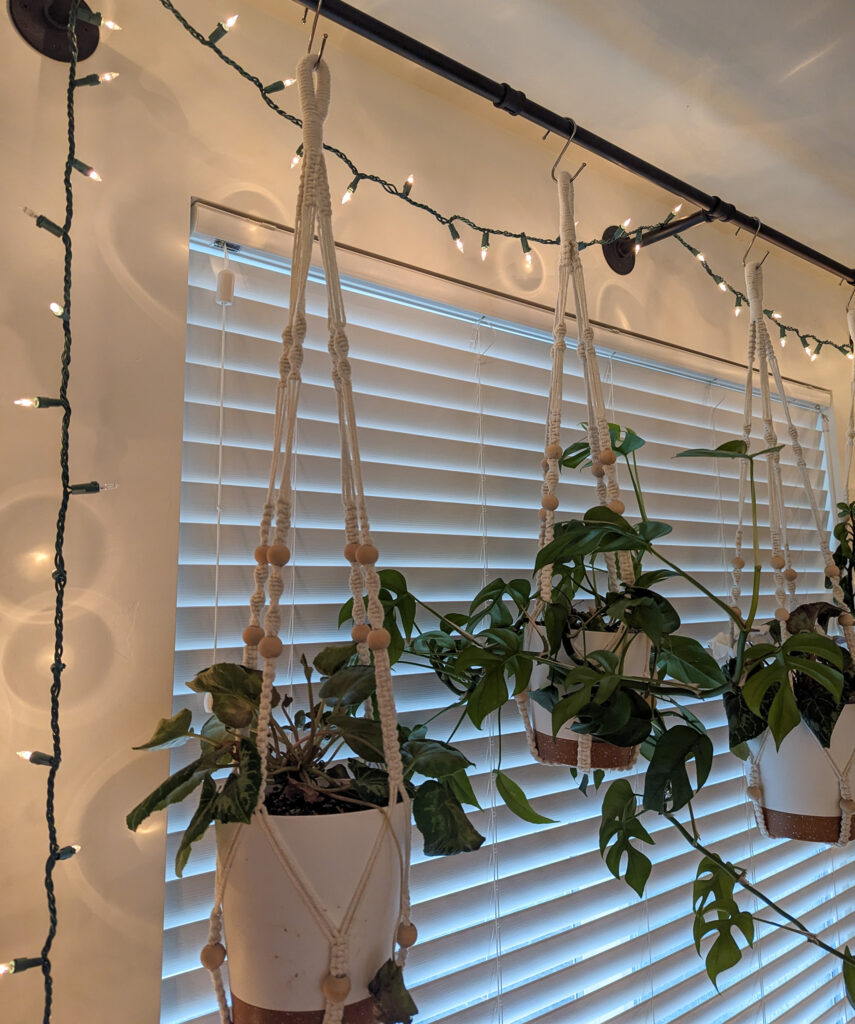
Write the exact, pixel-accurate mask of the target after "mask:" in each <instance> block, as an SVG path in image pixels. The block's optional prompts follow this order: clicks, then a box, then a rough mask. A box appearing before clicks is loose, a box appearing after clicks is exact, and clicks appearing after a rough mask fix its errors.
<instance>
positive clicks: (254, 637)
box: [241, 626, 264, 647]
mask: <svg viewBox="0 0 855 1024" xmlns="http://www.w3.org/2000/svg"><path fill="white" fill-rule="evenodd" d="M241 636H242V637H243V642H244V643H245V644H247V645H248V646H249V647H258V645H259V643H260V642H261V641H262V640H263V639H264V630H263V629H262V628H261V626H247V627H246V629H245V630H244V631H243V633H242V634H241Z"/></svg>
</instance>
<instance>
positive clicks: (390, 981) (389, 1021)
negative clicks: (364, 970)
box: [368, 960, 419, 1024]
mask: <svg viewBox="0 0 855 1024" xmlns="http://www.w3.org/2000/svg"><path fill="white" fill-rule="evenodd" d="M368 991H369V992H370V993H371V995H372V997H373V999H374V1017H375V1019H376V1020H377V1021H379V1022H380V1024H410V1022H411V1021H412V1019H413V1017H415V1015H416V1014H417V1013H418V1012H419V1008H418V1006H416V1004H415V1003H414V1002H413V997H412V996H411V995H410V993H409V992H408V991H407V988H406V986H405V985H404V971H403V968H402V967H400V966H399V965H398V964H396V963H395V961H394V960H387V961H386V963H385V964H383V966H382V967H381V968H380V970H379V971H378V972H377V973H376V974H375V975H374V977H373V978H372V979H371V981H369V982H368Z"/></svg>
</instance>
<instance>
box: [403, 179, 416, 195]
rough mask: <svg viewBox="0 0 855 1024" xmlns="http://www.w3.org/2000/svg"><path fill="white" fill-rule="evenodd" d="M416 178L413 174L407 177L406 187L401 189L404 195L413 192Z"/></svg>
mask: <svg viewBox="0 0 855 1024" xmlns="http://www.w3.org/2000/svg"><path fill="white" fill-rule="evenodd" d="M415 180H416V179H415V177H414V176H413V175H412V174H411V175H410V176H409V178H407V180H406V181H405V182H404V187H403V188H402V189H401V195H402V196H408V195H409V194H410V192H412V190H413V183H414V182H415Z"/></svg>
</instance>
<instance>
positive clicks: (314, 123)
mask: <svg viewBox="0 0 855 1024" xmlns="http://www.w3.org/2000/svg"><path fill="white" fill-rule="evenodd" d="M297 82H298V87H299V94H300V102H301V105H302V111H303V160H302V167H301V174H300V184H299V190H298V196H297V213H296V219H295V228H294V249H293V258H292V263H291V281H290V297H289V310H288V325H287V327H286V328H285V330H284V331H283V332H282V354H281V357H280V359H279V380H278V382H277V387H276V402H275V407H274V418H273V449H272V454H271V463H270V475H269V478H268V486H267V495H266V498H265V501H264V506H263V509H262V515H261V522H260V526H259V546H258V547H257V548H256V552H255V557H256V563H257V564H256V567H255V573H254V581H255V588H254V590H253V593H252V596H251V598H250V603H249V625H248V626H247V628H246V629H245V630H244V633H243V640H244V644H245V648H244V658H243V663H244V665H245V666H247V667H256V666H257V664H258V658H259V656H261V658H262V659H263V669H262V686H261V697H260V702H259V713H258V727H257V744H256V745H257V750H258V754H259V757H260V759H261V786H260V788H259V795H258V802H257V805H256V808H255V815H254V821H255V822H256V823H257V824H258V825H259V826H260V827H261V829H262V831H263V832H264V835H265V836H266V838H267V840H268V843H269V844H270V846H271V848H272V849H273V851H274V853H275V855H276V858H277V860H278V861H279V863H280V865H281V866H282V869H283V871H284V872H285V873H286V875H287V876H288V878H289V879H290V880H291V882H292V884H293V885H294V887H295V888H296V889H297V891H298V892H299V894H300V897H301V899H302V900H303V902H304V903H305V904H306V906H307V907H308V909H309V910H310V912H311V913H312V916H313V917H314V918H315V921H316V922H317V924H318V927H319V928H320V929H321V931H322V933H323V934H324V935H325V936H326V938H327V940H328V942H329V946H330V954H329V975H328V977H327V981H326V982H325V986H324V997H325V1011H324V1018H323V1024H340V1022H341V1020H342V1015H343V1012H344V1001H345V999H346V997H347V992H346V990H347V989H348V988H349V984H347V983H346V982H347V973H348V940H349V931H350V927H351V925H352V923H353V919H354V916H355V914H356V911H357V909H358V907H359V904H360V901H361V900H362V898H363V896H364V894H365V891H366V888H367V885H368V882H369V879H370V876H371V872H372V870H373V868H374V866H375V864H376V862H377V857H378V855H379V852H380V849H381V847H382V841H383V839H384V838H387V837H389V836H391V839H392V841H393V842H394V845H395V848H396V850H397V854H398V861H399V867H400V883H401V884H400V897H399V913H398V922H397V923H398V927H397V929H396V935H398V936H399V937H400V936H407V937H409V934H408V933H413V934H414V929H413V928H412V925H411V922H410V897H409V878H408V876H409V863H410V845H409V844H410V839H409V836H410V830H409V828H407V829H406V837H405V840H404V844H403V849H402V847H401V844H400V843H399V841H398V838H397V835H396V834H395V830H394V828H393V826H392V823H391V820H390V818H391V812H392V809H393V808H395V807H396V806H397V805H398V804H399V803H400V804H401V805H402V814H403V815H405V817H406V821H407V822H409V820H410V799H409V794H408V793H407V790H406V786H405V784H404V769H403V762H402V760H401V752H400V748H399V746H398V732H397V728H398V726H397V713H396V710H395V699H394V693H393V690H392V674H391V667H390V663H389V652H388V647H389V642H390V636H389V633H388V631H387V630H386V629H385V628H384V626H383V619H384V611H383V605H382V603H381V601H380V597H379V591H380V577H379V575H378V573H377V569H376V563H377V560H378V557H379V552H378V550H377V548H376V546H375V545H374V543H373V540H372V537H371V526H370V523H369V519H368V510H367V506H366V501H365V491H364V487H363V482H362V469H361V464H360V458H359V443H358V438H357V427H356V412H355V408H354V401H353V389H352V385H351V367H350V359H349V346H348V340H347V333H346V325H347V321H346V317H345V310H344V298H343V295H342V289H341V280H340V277H339V271H338V263H337V259H336V251H335V240H334V238H333V232H332V207H331V202H330V190H329V182H328V180H327V169H326V162H325V159H324V152H323V123H324V119H325V118H326V115H327V112H328V110H329V101H330V73H329V68H328V66H327V64H326V63H325V62H324V61H323V60H320V59H319V58H318V57H317V56H316V55H314V54H307V55H306V57H304V58H303V59H302V60H301V61H300V63H299V65H298V67H297ZM316 232H317V235H318V238H319V240H320V251H321V259H322V263H323V267H324V272H325V276H326V282H327V294H328V325H329V345H328V349H329V354H330V362H331V377H332V381H333V386H334V389H335V395H336V405H337V411H338V421H339V437H340V447H341V485H342V504H343V506H344V524H345V531H344V532H345V541H346V544H345V549H344V554H345V558H346V560H347V562H348V563H349V565H350V571H349V585H350V591H351V594H352V595H353V619H354V626H353V629H352V637H353V639H354V641H356V644H357V651H358V655H359V660H360V662H361V663H363V664H367V663H368V662H369V661H370V658H371V655H373V658H374V673H375V679H376V699H377V713H378V718H379V722H380V729H381V734H382V738H383V754H384V757H385V763H386V770H387V773H388V779H389V802H388V806H387V807H386V808H385V809H381V810H382V814H381V824H380V828H379V830H378V835H377V839H376V840H375V843H374V845H373V847H372V851H371V854H370V856H369V858H368V860H367V862H366V864H365V867H364V869H363V871H362V874H361V876H360V880H359V883H358V884H357V887H356V890H355V892H354V895H353V898H352V899H351V901H350V903H349V904H348V907H347V909H346V911H345V914H344V917H343V918H342V920H341V922H339V923H338V924H336V923H335V922H333V921H331V920H330V917H329V914H328V913H327V911H326V908H325V907H324V903H323V901H322V899H321V898H320V896H319V895H318V893H317V891H316V890H315V888H314V887H313V886H312V885H311V883H310V882H309V880H308V878H307V877H306V876H305V874H304V873H303V872H302V870H301V868H300V866H299V864H298V862H297V860H296V859H295V858H294V856H293V855H292V853H291V851H290V850H289V849H288V847H287V845H286V844H285V843H284V841H283V839H282V837H281V836H279V835H278V834H277V833H276V831H275V830H274V829H273V828H272V826H271V824H270V821H269V820H268V817H267V812H266V810H265V807H264V798H265V788H266V782H267V747H268V737H269V732H270V715H271V708H272V698H273V682H274V679H275V676H276V662H277V659H278V657H279V655H280V653H281V652H282V642H281V640H280V639H279V629H280V626H281V613H280V607H279V602H280V598H281V597H282V593H283V590H284V584H283V579H282V569H283V567H284V566H285V565H286V564H287V563H288V561H289V560H290V555H291V553H290V551H289V550H288V547H287V544H286V541H287V540H288V538H289V536H290V531H291V523H292V513H293V502H294V496H293V492H292V464H293V458H294V442H295V436H296V429H297V409H298V404H299V398H300V386H301V382H302V376H301V371H302V364H303V345H304V341H305V338H306V287H307V281H308V274H309V267H310V263H311V256H312V247H313V243H314V237H315V233H316ZM277 480H278V481H279V484H278V488H277ZM365 594H367V601H366V600H365V597H364V595H365ZM265 606H266V607H265ZM262 613H263V627H262ZM239 835H240V829H237V830H236V833H235V836H234V837H233V839H232V840H231V843H230V845H229V847H228V849H227V852H226V854H225V855H224V856H223V857H222V859H221V860H220V862H219V864H218V870H217V881H216V888H215V905H214V910H213V911H212V914H211V930H210V936H211V938H210V942H212V943H220V942H221V938H222V899H223V893H224V891H225V887H226V883H227V880H228V874H229V871H230V868H231V866H232V864H233V863H234V859H235V851H236V849H237V842H238V836H239ZM404 926H406V931H405V930H403V929H404ZM411 944H412V943H411V942H410V941H406V942H405V941H404V939H403V938H400V949H399V952H398V954H397V961H398V963H403V961H404V959H405V957H406V948H407V946H408V945H411ZM206 966H208V965H207V964H206ZM209 970H210V971H211V975H212V980H213V984H214V989H215V991H216V993H217V1002H218V1005H219V1008H220V1019H221V1021H222V1022H223V1024H231V1017H230V1014H229V1009H228V1004H227V1001H226V997H225V989H224V985H223V981H222V977H221V973H220V965H219V964H217V965H216V966H213V967H209ZM330 981H332V982H333V984H332V985H329V984H327V982H330ZM342 992H344V995H342V994H341V993H342Z"/></svg>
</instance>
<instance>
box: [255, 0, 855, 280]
mask: <svg viewBox="0 0 855 1024" xmlns="http://www.w3.org/2000/svg"><path fill="white" fill-rule="evenodd" d="M256 2H257V3H258V4H259V5H260V6H264V7H265V8H267V9H270V8H271V7H273V6H275V7H276V8H277V9H278V10H277V13H279V14H280V15H281V14H284V15H285V16H287V17H289V19H290V18H293V17H294V14H293V8H292V7H291V5H290V4H285V5H284V6H283V3H282V0H275V2H274V0H256ZM354 5H355V6H357V7H358V8H359V9H361V10H363V11H366V12H367V13H370V14H372V15H374V16H375V17H377V18H379V19H381V20H382V21H386V22H387V23H389V24H390V25H393V26H394V27H396V28H399V29H401V30H403V31H405V32H407V33H409V34H411V35H413V36H415V37H417V38H418V39H421V40H422V41H423V42H425V43H428V44H429V45H431V46H434V47H436V48H437V49H439V50H442V51H444V52H446V53H448V54H449V55H450V56H453V57H455V58H457V59H458V60H461V61H463V62H464V63H466V64H469V65H470V66H471V67H473V68H475V69H477V70H479V71H481V72H483V73H484V74H487V75H488V76H489V77H491V78H494V79H498V80H500V81H507V82H509V83H510V84H511V85H513V86H514V87H516V88H520V89H522V90H523V91H525V92H526V94H527V95H528V96H529V97H531V98H532V99H535V100H537V101H538V102H540V103H542V104H544V105H545V106H547V107H550V108H552V109H554V110H557V111H560V112H562V113H565V114H566V115H567V116H569V117H573V118H575V119H576V120H577V121H578V122H579V123H580V124H582V125H584V126H585V127H586V128H588V129H590V130H591V131H594V132H596V133H597V134H599V135H602V136H604V137H605V138H607V139H609V140H610V141H612V142H615V143H617V144H618V145H620V146H622V147H624V148H625V149H628V150H630V151H631V152H633V153H635V154H637V155H638V156H641V157H644V158H645V159H647V160H649V161H651V162H653V163H655V164H658V165H659V166H660V167H663V168H664V169H666V170H668V171H670V172H671V173H674V174H676V175H677V176H679V177H681V178H683V179H684V180H686V181H688V182H690V183H691V184H693V185H696V186H698V187H700V188H702V189H703V190H704V191H706V192H709V193H713V194H718V195H721V196H722V197H723V198H724V199H725V200H727V201H729V202H733V203H735V204H736V205H737V206H738V207H739V208H740V209H742V210H744V211H746V212H749V213H752V214H754V215H756V216H758V217H759V218H760V219H761V220H763V221H764V223H767V224H770V225H772V226H774V227H776V228H778V229H779V230H782V231H784V232H786V233H788V234H792V235H794V236H796V237H797V238H799V239H800V240H802V241H805V242H807V243H809V244H811V245H813V246H815V247H816V248H818V249H821V250H823V251H825V252H827V253H828V254H829V255H831V256H833V257H835V258H836V259H839V260H841V261H842V262H844V263H847V264H849V265H852V264H855V241H853V239H855V175H853V173H852V172H853V170H854V169H855V117H853V113H855V109H854V108H855V101H853V94H855V88H853V87H855V59H853V53H855V3H853V2H852V0H813V2H811V3H805V2H804V0H752V2H751V3H746V2H745V0H717V2H716V3H710V2H709V0H596V2H595V0H538V2H534V0H466V2H461V0H427V2H426V0H355V4H354ZM336 31H337V32H340V31H341V30H336ZM398 60H399V59H397V58H396V61H398ZM400 63H401V65H402V71H403V61H400ZM403 73H407V74H411V73H412V72H409V71H408V72H403ZM419 75H420V76H423V77H424V83H423V84H424V88H426V89H431V88H432V87H433V86H432V84H431V79H432V76H431V75H430V74H429V73H428V72H419ZM435 85H436V87H437V88H441V87H442V86H441V85H440V83H435ZM446 88H447V87H446ZM485 111H486V112H487V113H488V114H490V112H489V110H488V108H486V107H485ZM492 116H499V115H495V114H493V115H492Z"/></svg>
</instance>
